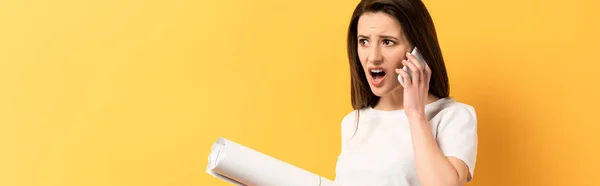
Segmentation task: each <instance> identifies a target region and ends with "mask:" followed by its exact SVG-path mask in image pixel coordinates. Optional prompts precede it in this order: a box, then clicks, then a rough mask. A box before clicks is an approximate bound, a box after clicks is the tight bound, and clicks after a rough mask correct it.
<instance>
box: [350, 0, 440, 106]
mask: <svg viewBox="0 0 600 186" xmlns="http://www.w3.org/2000/svg"><path fill="white" fill-rule="evenodd" d="M368 12H371V13H377V12H382V13H386V14H389V15H390V16H392V17H394V18H395V19H396V20H397V21H398V22H399V23H400V25H401V26H402V30H403V31H404V34H405V35H406V36H407V38H408V40H409V42H410V43H411V44H412V45H413V46H416V47H418V48H419V51H420V52H421V54H422V55H423V58H424V59H425V61H427V64H428V65H429V68H431V80H430V82H429V92H430V93H431V94H433V95H434V96H436V97H438V98H445V97H448V96H449V94H450V90H449V86H448V75H447V73H446V67H445V64H444V58H443V57H442V51H441V49H440V46H439V43H438V39H437V34H436V31H435V27H434V25H433V20H432V19H431V16H430V15H429V12H428V11H427V8H426V7H425V5H424V4H423V2H421V1H420V0H362V1H361V2H360V3H359V4H358V6H356V9H355V10H354V13H352V19H351V20H350V26H349V28H348V46H347V50H348V59H349V62H350V76H351V79H350V81H351V99H352V108H353V109H355V110H360V109H362V108H366V107H374V106H375V104H377V101H379V97H377V96H376V95H375V94H373V92H372V91H371V88H370V87H369V83H368V81H367V77H366V75H365V72H364V70H363V67H362V65H361V63H360V59H359V58H358V51H357V47H358V36H357V32H358V31H357V25H358V19H359V18H360V16H362V15H363V14H364V13H368Z"/></svg>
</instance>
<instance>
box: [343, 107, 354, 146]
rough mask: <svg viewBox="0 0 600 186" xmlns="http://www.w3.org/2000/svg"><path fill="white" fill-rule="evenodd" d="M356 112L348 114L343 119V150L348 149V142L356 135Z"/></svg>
mask: <svg viewBox="0 0 600 186" xmlns="http://www.w3.org/2000/svg"><path fill="white" fill-rule="evenodd" d="M355 114H356V111H353V112H351V113H349V114H347V115H346V116H344V118H343V119H342V122H341V125H340V135H341V136H340V137H341V148H342V149H343V148H344V147H346V142H347V141H348V140H350V138H351V137H352V135H353V134H354V129H355V126H354V121H355V119H356V117H355Z"/></svg>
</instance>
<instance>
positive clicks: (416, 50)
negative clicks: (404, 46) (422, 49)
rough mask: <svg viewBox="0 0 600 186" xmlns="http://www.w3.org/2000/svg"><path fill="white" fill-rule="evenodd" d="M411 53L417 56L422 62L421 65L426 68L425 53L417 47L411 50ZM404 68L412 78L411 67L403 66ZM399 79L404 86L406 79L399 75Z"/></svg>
mask: <svg viewBox="0 0 600 186" xmlns="http://www.w3.org/2000/svg"><path fill="white" fill-rule="evenodd" d="M410 54H412V55H413V56H415V58H417V60H419V63H421V66H422V67H423V68H425V60H423V55H421V53H419V50H418V49H417V47H414V48H413V50H412V52H410ZM402 70H404V71H405V72H407V73H408V76H409V77H410V78H412V74H411V72H410V69H409V68H408V66H404V67H403V68H402ZM398 81H400V84H401V85H402V86H404V81H403V79H402V76H400V75H398Z"/></svg>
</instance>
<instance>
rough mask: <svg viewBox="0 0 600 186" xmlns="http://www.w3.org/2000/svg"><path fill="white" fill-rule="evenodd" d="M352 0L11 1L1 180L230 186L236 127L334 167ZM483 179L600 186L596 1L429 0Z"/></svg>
mask: <svg viewBox="0 0 600 186" xmlns="http://www.w3.org/2000/svg"><path fill="white" fill-rule="evenodd" d="M357 3H358V1H357V0H354V1H346V0H335V1H317V0H307V1H279V0H253V1H245V0H239V1H231V0H223V1H208V0H205V1H204V0H201V1H195V0H170V1H166V0H164V1H141V0H118V1H117V0H106V1H76V0H58V1H42V0H35V1H25V0H3V1H0V87H1V90H0V149H1V152H0V185H3V186H82V185H86V186H96V185H97V186H105V185H111V186H121V185H122V186H129V185H144V186H173V185H189V186H191V185H207V186H213V185H214V186H219V185H222V186H225V185H227V184H226V183H225V182H223V181H220V180H217V179H215V178H213V177H211V176H209V175H208V174H206V173H205V172H204V170H205V167H206V163H207V156H208V153H209V150H210V145H211V144H212V143H213V142H214V141H215V140H216V139H217V138H218V137H221V136H223V137H226V138H228V139H231V140H234V141H237V142H239V143H241V144H244V145H246V146H249V147H251V148H254V149H256V150H259V151H262V152H264V153H266V154H269V155H271V156H273V157H276V158H279V159H281V160H284V161H286V162H289V163H291V164H294V165H296V166H299V167H301V168H304V169H306V170H308V171H312V172H314V173H317V174H320V175H323V176H325V177H327V178H330V179H333V178H334V176H335V173H334V170H335V161H336V157H337V154H338V153H339V143H340V140H339V139H340V136H339V124H340V122H341V119H342V117H343V116H344V115H345V114H347V113H348V112H350V111H351V107H350V92H349V86H350V83H349V77H348V76H349V70H348V63H347V58H346V53H345V37H346V35H345V34H346V28H347V26H348V25H347V24H348V21H349V17H350V14H351V13H352V11H353V8H354V6H355V5H356V4H357ZM426 5H427V6H428V8H429V10H430V12H431V14H432V16H433V18H434V21H435V23H436V26H437V30H438V34H439V37H440V44H441V46H442V49H443V54H444V57H445V59H446V62H447V68H448V71H449V75H450V82H451V95H452V96H453V97H454V98H456V99H457V100H459V101H461V102H465V103H468V104H471V105H473V106H475V108H476V109H477V113H478V117H479V134H480V147H479V156H478V162H477V167H476V169H475V170H476V172H475V179H474V181H473V183H472V184H470V185H474V186H479V185H480V186H484V185H486V186H489V185H492V186H506V185H523V186H529V185H600V181H598V177H597V175H596V174H597V173H598V167H600V160H599V159H598V157H600V153H599V151H600V127H599V125H600V122H598V120H597V118H596V116H598V115H599V114H598V111H600V109H599V107H600V101H599V99H598V98H597V97H598V96H599V95H600V91H599V89H598V87H597V86H598V85H600V83H599V82H598V80H600V78H599V77H598V73H599V72H598V69H597V68H598V67H600V65H598V63H600V58H599V57H598V53H600V52H598V50H599V48H600V47H598V43H600V38H599V36H598V34H600V28H599V25H600V24H598V20H600V13H598V12H599V11H598V8H599V7H600V4H599V3H597V1H593V0H590V1H584V0H573V1H555V0H548V1H534V0H529V1H522V0H504V1H479V0H453V1H447V0H428V1H426Z"/></svg>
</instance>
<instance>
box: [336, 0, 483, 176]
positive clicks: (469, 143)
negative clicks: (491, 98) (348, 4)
mask: <svg viewBox="0 0 600 186" xmlns="http://www.w3.org/2000/svg"><path fill="white" fill-rule="evenodd" d="M414 47H417V48H418V49H419V51H420V52H421V54H422V56H423V58H424V61H425V62H426V65H424V66H422V65H420V61H418V60H417V59H416V58H415V57H414V56H412V55H410V54H409V52H411V51H412V49H413V48H414ZM348 57H349V60H350V72H351V83H352V84H351V94H352V107H353V108H354V111H353V112H351V113H349V114H348V115H346V116H345V117H344V118H343V120H342V124H341V134H342V144H341V145H342V150H341V152H340V154H339V157H338V160H337V166H336V178H335V182H336V183H339V184H341V185H343V186H351V185H360V186H379V185H386V186H408V185H410V186H414V185H425V186H428V185H429V186H444V185H453V186H454V185H464V184H466V183H467V182H470V181H471V180H472V178H473V170H474V168H475V160H476V156H477V118H476V113H475V110H474V108H473V107H472V106H470V105H467V104H464V103H461V102H458V101H456V100H454V99H453V98H451V97H449V85H448V77H447V74H446V69H445V66H444V59H443V57H442V53H441V49H440V46H439V44H438V40H437V36H436V31H435V28H434V25H433V21H432V19H431V17H430V15H429V13H428V11H427V9H426V8H425V5H424V4H423V3H422V2H421V1H419V0H363V1H361V2H360V3H359V4H358V6H357V7H356V9H355V10H354V13H353V15H352V19H351V22H350V27H349V31H348ZM404 66H407V67H408V69H409V70H410V72H411V73H412V77H410V76H409V74H408V73H407V72H405V71H403V70H402V68H403V67H404ZM400 78H401V79H402V80H403V81H404V82H405V83H404V85H402V84H400V83H399V80H400Z"/></svg>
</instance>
